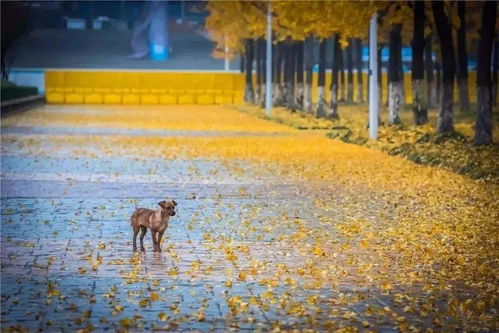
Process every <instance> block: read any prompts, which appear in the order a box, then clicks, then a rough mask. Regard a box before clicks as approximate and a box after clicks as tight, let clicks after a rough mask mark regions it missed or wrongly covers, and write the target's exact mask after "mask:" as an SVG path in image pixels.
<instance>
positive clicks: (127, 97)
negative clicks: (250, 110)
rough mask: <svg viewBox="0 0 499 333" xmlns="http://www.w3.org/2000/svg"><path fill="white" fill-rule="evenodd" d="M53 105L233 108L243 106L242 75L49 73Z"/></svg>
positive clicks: (47, 83)
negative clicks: (225, 106)
mask: <svg viewBox="0 0 499 333" xmlns="http://www.w3.org/2000/svg"><path fill="white" fill-rule="evenodd" d="M45 91H46V93H45V95H46V99H47V103H52V104H145V105H147V104H149V105H158V104H230V103H239V102H242V99H243V93H244V76H243V75H242V74H240V73H223V72H220V73H208V72H206V73H202V72H199V73H191V72H115V71H47V72H46V73H45Z"/></svg>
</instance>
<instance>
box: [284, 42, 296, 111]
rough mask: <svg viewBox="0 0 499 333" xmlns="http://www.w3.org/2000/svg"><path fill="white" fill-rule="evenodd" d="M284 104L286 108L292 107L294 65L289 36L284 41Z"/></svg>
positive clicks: (291, 43)
mask: <svg viewBox="0 0 499 333" xmlns="http://www.w3.org/2000/svg"><path fill="white" fill-rule="evenodd" d="M284 52H285V56H284V90H283V98H284V106H286V107H287V108H288V109H291V110H292V109H293V103H292V101H293V77H294V70H295V65H294V61H293V58H294V57H293V41H292V40H291V38H289V37H288V38H287V39H286V42H285V43H284Z"/></svg>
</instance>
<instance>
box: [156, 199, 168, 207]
mask: <svg viewBox="0 0 499 333" xmlns="http://www.w3.org/2000/svg"><path fill="white" fill-rule="evenodd" d="M158 205H159V206H160V207H161V208H166V206H165V205H166V201H165V200H163V201H160V202H158Z"/></svg>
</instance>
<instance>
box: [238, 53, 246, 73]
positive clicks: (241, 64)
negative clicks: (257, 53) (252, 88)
mask: <svg viewBox="0 0 499 333" xmlns="http://www.w3.org/2000/svg"><path fill="white" fill-rule="evenodd" d="M240 60H241V62H240V63H239V71H240V72H241V73H244V68H245V64H244V55H243V54H241V55H240Z"/></svg>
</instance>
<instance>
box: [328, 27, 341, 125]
mask: <svg viewBox="0 0 499 333" xmlns="http://www.w3.org/2000/svg"><path fill="white" fill-rule="evenodd" d="M339 39H340V35H339V34H336V35H335V36H334V39H333V56H332V59H333V67H332V70H331V100H330V104H329V108H330V110H331V113H330V115H329V117H330V118H333V119H338V118H339V114H338V74H339V73H338V70H339V67H340V66H339V58H340V57H341V47H340V40H339Z"/></svg>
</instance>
